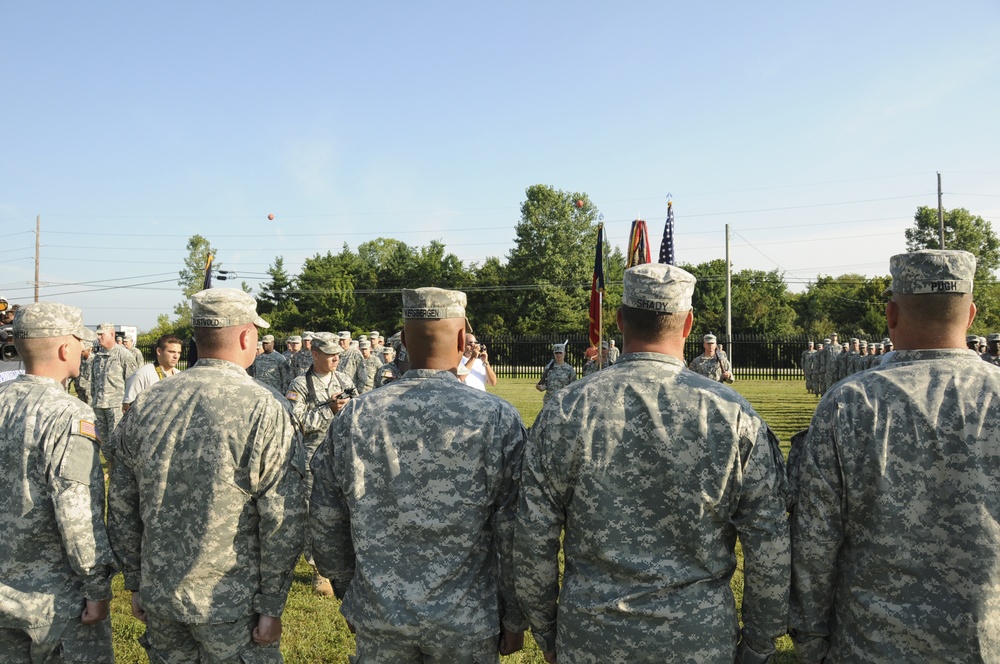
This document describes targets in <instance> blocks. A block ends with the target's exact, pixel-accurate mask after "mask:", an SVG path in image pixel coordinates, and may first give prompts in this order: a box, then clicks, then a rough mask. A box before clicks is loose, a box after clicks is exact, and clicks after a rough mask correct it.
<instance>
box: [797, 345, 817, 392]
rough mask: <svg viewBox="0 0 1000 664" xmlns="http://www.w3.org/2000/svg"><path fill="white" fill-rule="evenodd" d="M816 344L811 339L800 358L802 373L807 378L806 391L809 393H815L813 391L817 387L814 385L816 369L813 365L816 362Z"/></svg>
mask: <svg viewBox="0 0 1000 664" xmlns="http://www.w3.org/2000/svg"><path fill="white" fill-rule="evenodd" d="M815 346H816V344H815V343H814V342H813V341H812V340H810V341H809V342H808V343H807V344H806V349H805V350H804V351H802V355H801V357H800V358H799V368H800V369H802V375H803V376H804V377H805V379H806V392H808V393H809V394H815V392H814V391H813V390H814V389H815V388H814V386H813V379H814V371H813V367H814V365H815V363H816V347H815Z"/></svg>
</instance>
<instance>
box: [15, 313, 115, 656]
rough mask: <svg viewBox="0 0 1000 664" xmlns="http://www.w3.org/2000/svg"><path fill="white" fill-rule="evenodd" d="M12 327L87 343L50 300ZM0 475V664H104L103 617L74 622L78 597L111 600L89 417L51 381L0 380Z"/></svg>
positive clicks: (71, 316)
mask: <svg viewBox="0 0 1000 664" xmlns="http://www.w3.org/2000/svg"><path fill="white" fill-rule="evenodd" d="M74 321H75V324H74ZM53 322H54V323H56V325H57V326H52V325H51V323H53ZM21 323H25V326H24V327H21ZM40 323H43V324H44V325H47V326H49V327H48V330H47V331H42V332H41V333H39V324H40ZM58 325H62V326H64V327H63V328H62V329H60V328H59V327H58ZM67 325H68V326H67ZM14 326H15V335H17V334H18V333H19V332H20V333H21V334H24V335H25V336H29V335H30V337H29V338H40V337H56V336H64V335H69V334H75V333H76V332H77V331H78V332H79V333H80V334H81V335H83V336H87V337H88V338H89V339H91V340H92V339H93V332H91V331H89V330H87V331H86V332H83V331H82V330H75V331H74V330H71V329H69V328H71V327H76V328H82V327H83V317H82V314H81V313H80V312H79V310H78V309H76V308H75V307H68V306H67V305H62V304H57V303H52V302H41V303H33V304H29V305H26V306H25V307H22V308H21V309H20V310H19V311H18V318H15V323H14ZM27 328H31V329H30V331H27V332H25V330H26V329H27ZM60 332H61V333H62V334H60ZM21 338H24V337H21ZM78 338H80V337H78ZM85 343H89V342H85ZM0 478H2V481H0V486H2V487H3V490H2V491H0V662H5V663H6V662H27V661H39V662H41V661H45V662H50V661H87V662H108V663H110V662H113V661H114V653H113V652H112V647H111V619H110V618H106V619H105V620H103V621H101V622H99V623H97V624H96V625H84V624H82V623H81V621H80V615H81V613H82V611H83V608H84V605H85V600H87V599H89V600H92V601H104V600H110V599H111V577H112V576H113V574H114V572H115V567H114V556H113V554H112V552H111V547H110V546H109V544H108V535H107V531H106V530H105V527H104V471H103V469H102V468H101V460H100V455H99V451H98V446H97V435H96V431H95V428H94V411H93V410H91V408H90V407H89V406H87V405H86V404H84V403H82V402H81V401H80V400H78V399H75V398H73V397H72V396H70V395H69V394H67V393H66V391H65V390H64V389H63V386H62V385H61V384H60V383H59V382H58V381H56V380H54V379H52V378H46V377H42V376H36V375H30V374H24V375H21V376H19V377H17V378H16V379H14V380H11V381H8V382H4V383H3V384H0ZM29 651H30V655H29ZM48 657H52V659H48ZM32 658H34V659H32Z"/></svg>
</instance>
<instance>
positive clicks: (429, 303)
mask: <svg viewBox="0 0 1000 664" xmlns="http://www.w3.org/2000/svg"><path fill="white" fill-rule="evenodd" d="M465 304H466V297H465V293H463V292H462V291H455V290H445V289H443V288H434V287H432V286H428V287H425V288H404V289H403V320H445V319H449V318H461V319H463V320H464V321H465V331H466V332H469V333H471V332H472V326H471V325H469V319H468V318H466V317H465Z"/></svg>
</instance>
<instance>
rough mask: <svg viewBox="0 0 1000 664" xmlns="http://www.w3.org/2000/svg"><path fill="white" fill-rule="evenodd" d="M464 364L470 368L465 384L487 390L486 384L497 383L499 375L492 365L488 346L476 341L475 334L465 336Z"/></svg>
mask: <svg viewBox="0 0 1000 664" xmlns="http://www.w3.org/2000/svg"><path fill="white" fill-rule="evenodd" d="M461 364H462V366H464V367H465V368H466V369H468V370H469V375H468V376H466V377H465V384H466V385H468V386H470V387H474V388H476V389H477V390H482V391H483V392H485V391H486V386H487V385H490V386H493V385H496V384H497V375H496V374H495V373H494V372H493V367H491V366H490V356H489V354H488V353H487V352H486V346H485V345H483V344H480V343H479V342H477V341H476V337H475V336H474V335H473V334H467V335H466V336H465V353H463V355H462V360H461Z"/></svg>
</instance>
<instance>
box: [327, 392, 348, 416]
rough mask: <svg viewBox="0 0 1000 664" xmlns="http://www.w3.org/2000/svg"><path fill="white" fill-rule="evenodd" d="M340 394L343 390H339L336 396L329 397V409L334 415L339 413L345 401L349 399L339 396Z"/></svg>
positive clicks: (345, 403)
mask: <svg viewBox="0 0 1000 664" xmlns="http://www.w3.org/2000/svg"><path fill="white" fill-rule="evenodd" d="M342 394H343V392H341V393H340V394H338V395H336V396H332V397H330V410H332V411H333V414H334V415H336V414H337V413H339V412H340V409H341V408H343V407H344V406H346V405H347V402H348V401H350V399H348V398H347V397H344V396H341V395H342Z"/></svg>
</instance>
